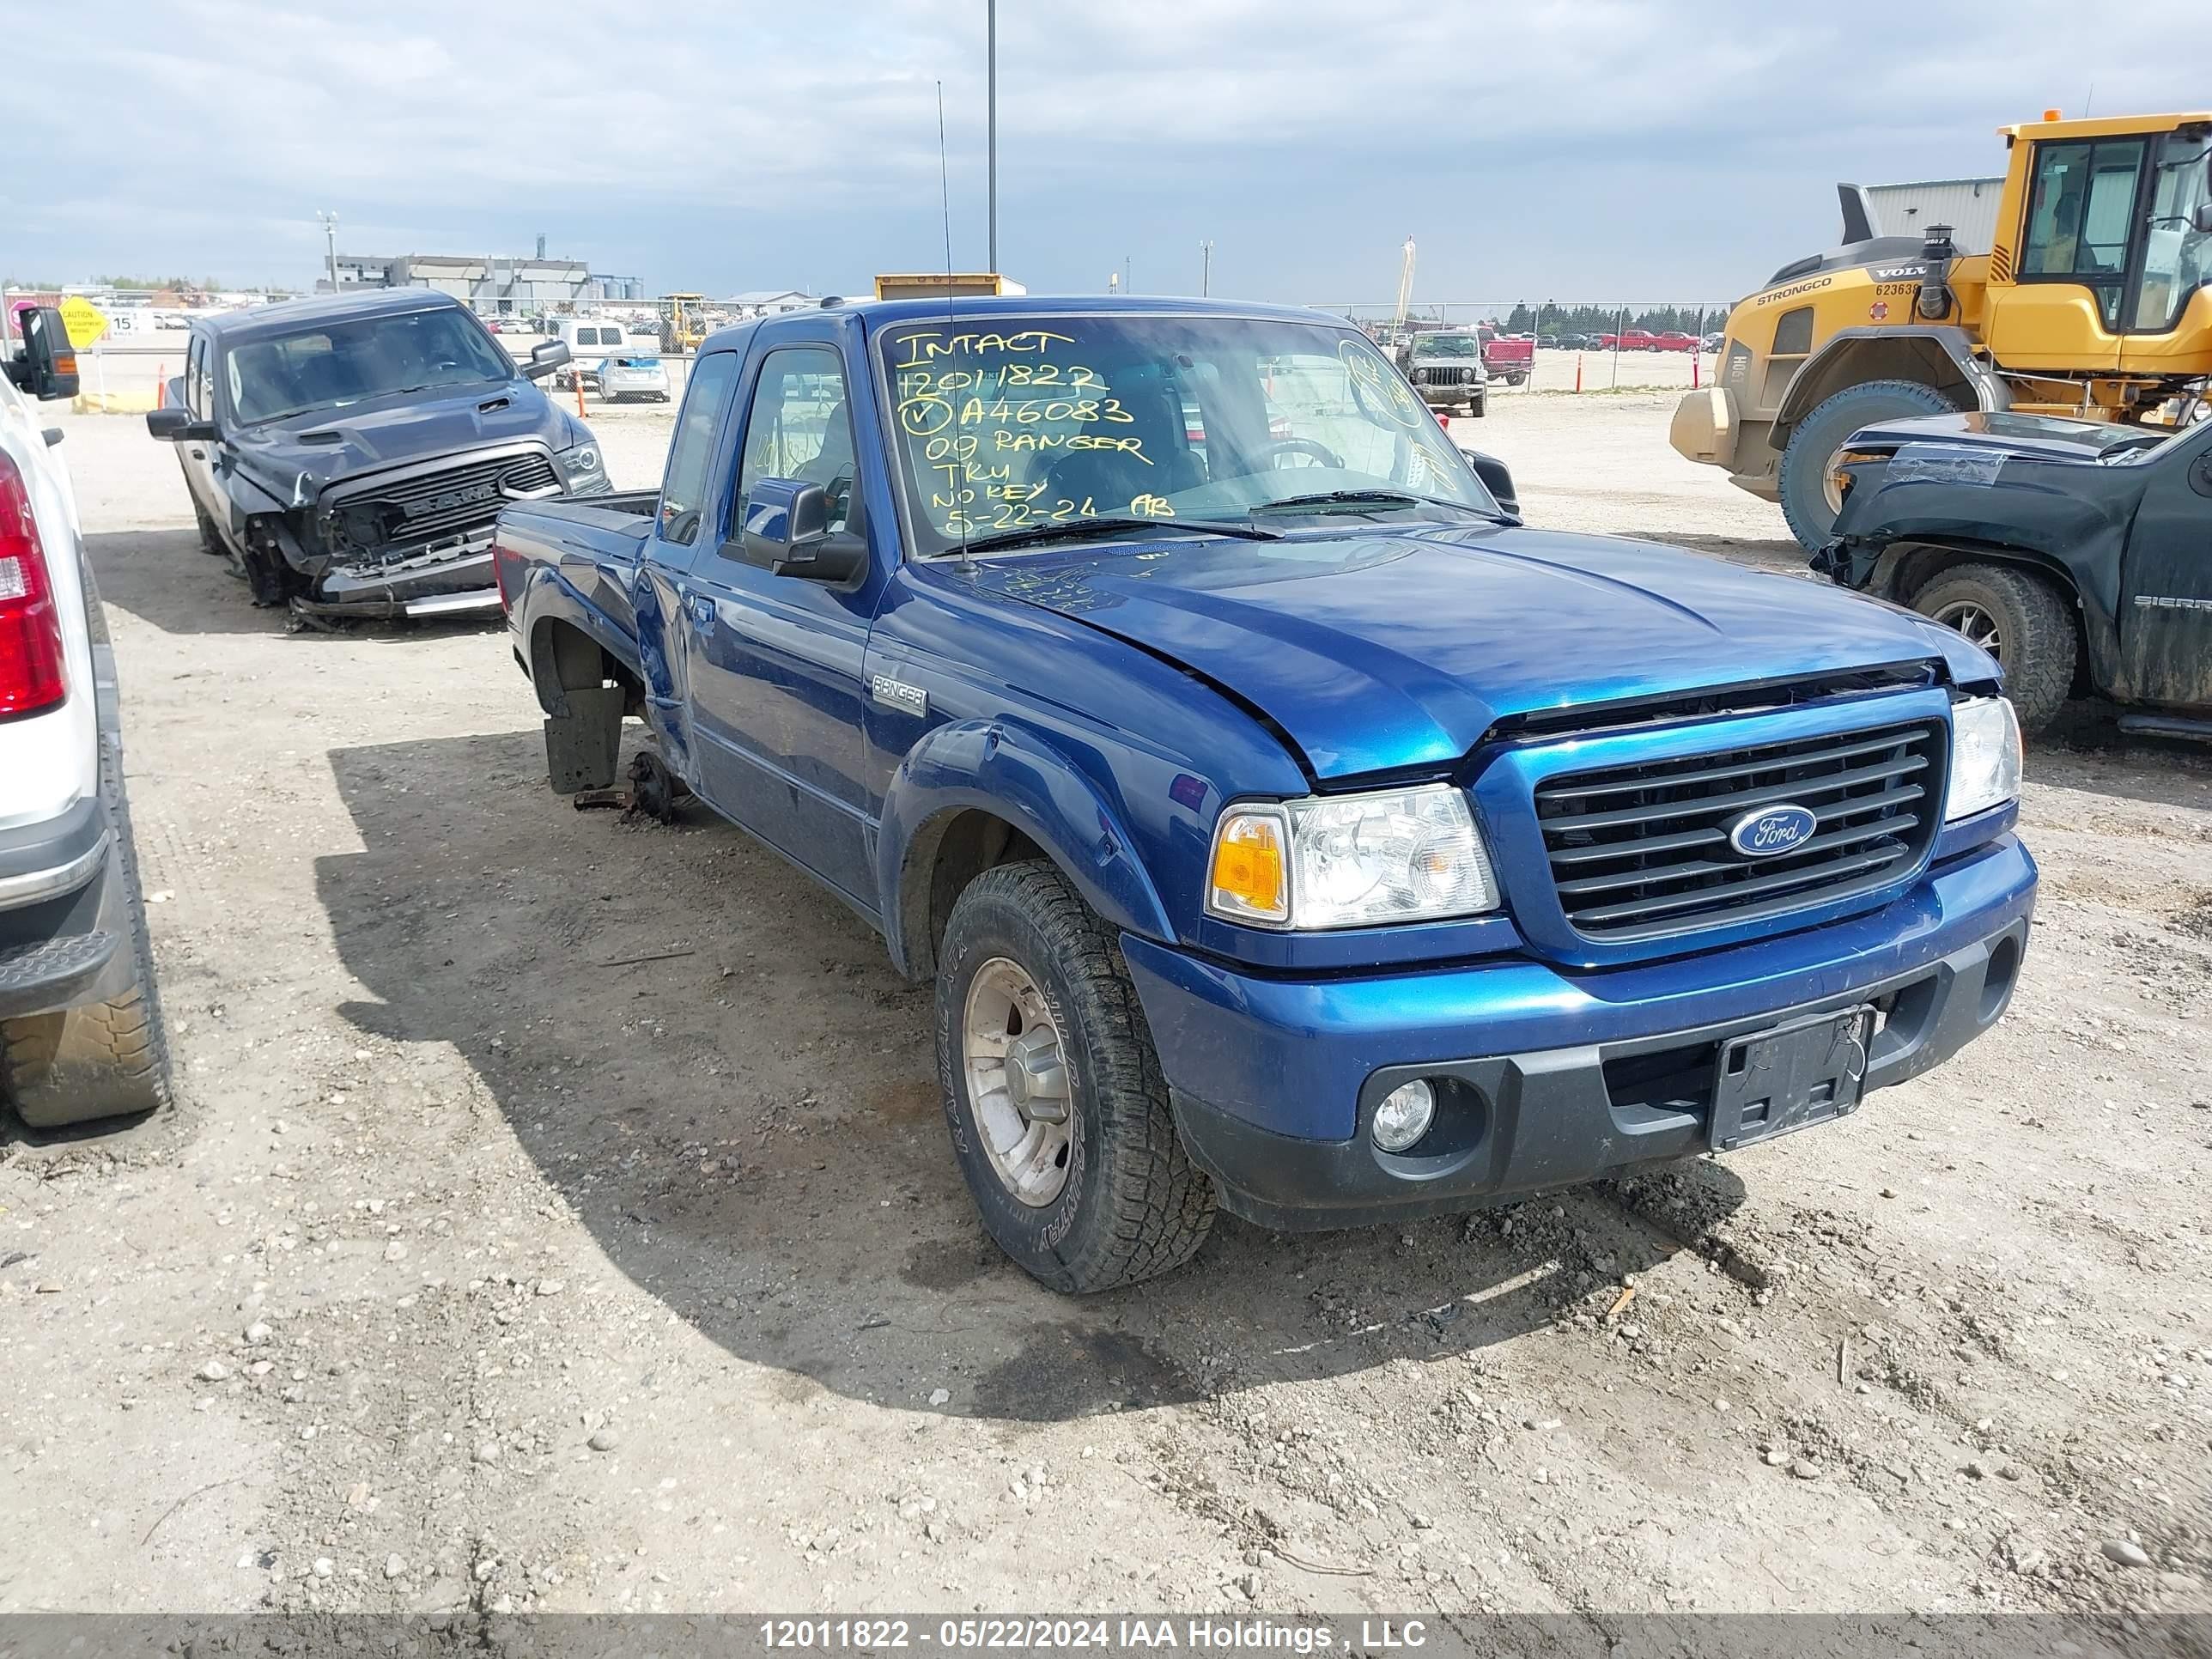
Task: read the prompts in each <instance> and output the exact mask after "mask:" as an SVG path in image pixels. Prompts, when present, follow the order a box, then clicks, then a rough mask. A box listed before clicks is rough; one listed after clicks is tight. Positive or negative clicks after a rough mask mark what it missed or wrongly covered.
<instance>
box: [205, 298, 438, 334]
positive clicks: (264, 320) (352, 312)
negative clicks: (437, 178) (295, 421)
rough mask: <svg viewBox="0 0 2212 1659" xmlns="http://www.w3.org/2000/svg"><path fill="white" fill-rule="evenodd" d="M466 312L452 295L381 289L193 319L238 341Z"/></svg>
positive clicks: (254, 307) (292, 301)
mask: <svg viewBox="0 0 2212 1659" xmlns="http://www.w3.org/2000/svg"><path fill="white" fill-rule="evenodd" d="M448 306H450V307H453V308H454V309H456V310H466V309H467V307H465V306H463V305H462V304H461V302H460V301H459V300H456V299H455V298H453V295H450V294H441V293H440V292H439V291H438V290H437V289H430V288H378V289H368V291H367V292H365V293H361V294H318V295H314V296H313V298H312V299H307V300H280V301H277V302H276V304H275V305H270V306H249V307H246V309H245V310H243V311H225V312H221V313H217V314H216V315H215V316H212V317H197V318H194V319H192V325H193V326H194V327H195V328H203V329H205V330H206V331H208V332H209V333H210V334H212V335H214V336H216V337H217V338H219V339H225V340H235V339H242V338H248V337H252V336H255V335H259V334H286V333H289V332H290V331H293V330H294V329H296V328H300V327H301V326H303V325H308V324H312V323H324V322H344V321H348V320H349V319H353V318H356V317H389V316H394V315H397V314H398V313H402V312H409V311H432V310H436V309H438V308H440V307H448Z"/></svg>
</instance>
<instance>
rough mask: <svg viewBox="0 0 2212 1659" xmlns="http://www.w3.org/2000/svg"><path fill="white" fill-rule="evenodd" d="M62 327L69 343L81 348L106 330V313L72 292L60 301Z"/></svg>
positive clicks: (80, 349)
mask: <svg viewBox="0 0 2212 1659" xmlns="http://www.w3.org/2000/svg"><path fill="white" fill-rule="evenodd" d="M62 327H63V328H64V329H65V330H66V331H68V333H69V339H70V344H71V345H73V346H75V347H76V349H78V350H79V351H82V350H83V349H85V348H86V347H87V346H88V345H90V344H91V343H93V342H94V340H97V339H98V338H99V337H100V336H101V335H103V334H105V333H106V332H107V313H106V312H104V311H102V310H101V309H100V307H98V306H96V305H94V304H93V302H92V301H89V300H87V299H84V298H82V297H81V296H80V295H74V294H72V295H70V297H69V298H68V299H66V300H64V301H62Z"/></svg>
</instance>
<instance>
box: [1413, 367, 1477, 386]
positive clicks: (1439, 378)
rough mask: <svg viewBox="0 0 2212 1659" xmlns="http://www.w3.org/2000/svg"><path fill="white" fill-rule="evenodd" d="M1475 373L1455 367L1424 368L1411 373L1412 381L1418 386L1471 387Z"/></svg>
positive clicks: (1468, 369) (1469, 369)
mask: <svg viewBox="0 0 2212 1659" xmlns="http://www.w3.org/2000/svg"><path fill="white" fill-rule="evenodd" d="M1474 374H1475V371H1474V370H1473V369H1472V368H1460V367H1457V366H1446V367H1443V368H1433V367H1432V368H1417V369H1415V370H1414V371H1413V380H1414V382H1415V383H1416V384H1417V385H1420V386H1473V385H1474Z"/></svg>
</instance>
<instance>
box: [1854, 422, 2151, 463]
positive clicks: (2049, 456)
mask: <svg viewBox="0 0 2212 1659" xmlns="http://www.w3.org/2000/svg"><path fill="white" fill-rule="evenodd" d="M2168 436H2170V434H2166V433H2152V432H2147V431H2145V430H2144V429H2143V428H2141V427H2130V426H2119V425H2116V424H2114V423H2113V422H2109V421H2069V420H2062V419H2058V418H2056V417H2054V416H2048V415H2015V414H2014V413H2012V412H2011V411H2010V410H1985V409H1977V410H1967V411H1966V413H1964V414H1960V415H1923V416H1914V417H1912V418H1911V419H1910V420H1902V421H1884V422H1881V423H1880V424H1879V425H1875V426H1869V427H1864V428H1861V429H1860V430H1859V431H1857V432H1856V433H1854V434H1853V435H1852V436H1851V447H1852V448H1854V449H1872V450H1889V451H1896V450H1899V449H1902V448H1903V447H1905V446H1906V445H1908V444H1936V445H1941V446H1942V447H1944V448H1946V449H1950V450H1955V451H1963V452H1966V453H1972V454H1975V455H1978V456H1983V457H1991V458H1996V459H2000V460H2001V459H2002V458H2004V457H2008V456H2017V457H2019V458H2021V459H2026V460H2038V461H2078V462H2081V463H2083V464H2085V465H2088V464H2093V463H2095V462H2097V461H2100V460H2104V461H2107V462H2109V461H2111V460H2112V459H2116V458H2118V457H2119V456H2124V455H2127V456H2133V455H2140V454H2143V453H2148V451H2150V450H2153V449H2155V448H2157V447H2158V446H2159V445H2160V444H2161V443H2163V442H2164V441H2166V438H2167V437H2168Z"/></svg>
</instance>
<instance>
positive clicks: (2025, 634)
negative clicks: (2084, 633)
mask: <svg viewBox="0 0 2212 1659" xmlns="http://www.w3.org/2000/svg"><path fill="white" fill-rule="evenodd" d="M1912 608H1913V609H1914V610H1915V611H1918V612H1919V613H1920V614H1921V615H1922V616H1923V617H1929V618H1930V619H1931V620H1933V621H1936V622H1939V623H1942V624H1943V625H1944V626H1945V627H1946V628H1953V629H1957V630H1958V631H1959V632H1960V633H1961V634H1963V635H1966V638H1967V639H1969V640H1971V641H1973V642H1974V643H1975V644H1976V645H1978V646H1980V647H1982V649H1983V650H1984V651H1986V652H1988V653H1990V655H1991V656H1993V657H1995V658H1996V659H1997V663H1998V665H2000V666H2001V667H2002V668H2003V670H2004V676H2005V695H2006V696H2008V697H2010V698H2011V699H2012V706H2013V712H2014V713H2015V714H2018V715H2019V716H2020V724H2021V730H2022V731H2024V732H2042V731H2045V730H2047V729H2048V728H2049V726H2051V722H2052V721H2053V720H2057V718H2058V711H2059V710H2060V709H2061V708H2063V707H2064V706H2065V703H2066V697H2067V694H2068V693H2069V692H2070V691H2071V690H2073V689H2074V671H2075V666H2076V662H2077V659H2078V656H2079V653H2080V645H2079V641H2077V640H2076V639H2075V633H2074V616H2073V612H2072V610H2071V608H2070V607H2069V605H2068V604H2067V602H2066V599H2065V598H2064V596H2063V595H2062V594H2061V593H2060V592H2059V591H2058V590H2057V588H2056V587H2055V586H2052V585H2051V583H2049V582H2047V581H2045V580H2044V579H2043V578H2042V577H2040V576H2038V575H2035V574H2032V573H2031V572H2028V571H2026V570H2019V569H2015V568H2013V567H2012V566H2010V565H2002V564H1958V565H1953V566H1952V567H1951V568H1949V569H1948V570H1946V571H1944V572H1942V574H1939V575H1936V576H1935V577H1933V578H1932V579H1930V580H1929V581H1927V582H1925V583H1923V585H1922V586H1921V587H1920V588H1919V590H1918V591H1917V592H1915V593H1914V594H1913V596H1912Z"/></svg>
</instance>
